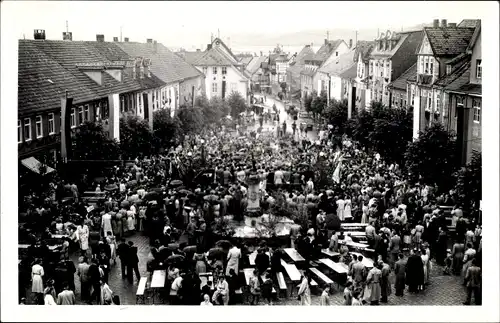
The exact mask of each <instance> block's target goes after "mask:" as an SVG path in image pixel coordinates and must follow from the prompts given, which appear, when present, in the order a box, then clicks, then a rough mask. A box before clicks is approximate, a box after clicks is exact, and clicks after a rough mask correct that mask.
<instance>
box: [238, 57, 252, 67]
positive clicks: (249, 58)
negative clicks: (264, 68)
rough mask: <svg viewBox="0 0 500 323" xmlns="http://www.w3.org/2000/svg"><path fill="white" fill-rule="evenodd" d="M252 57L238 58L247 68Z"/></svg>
mask: <svg viewBox="0 0 500 323" xmlns="http://www.w3.org/2000/svg"><path fill="white" fill-rule="evenodd" d="M252 59H253V57H252V56H245V57H240V62H241V63H242V64H243V65H245V66H247V65H248V64H249V63H250V62H251V61H252Z"/></svg>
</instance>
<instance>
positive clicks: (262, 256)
mask: <svg viewBox="0 0 500 323" xmlns="http://www.w3.org/2000/svg"><path fill="white" fill-rule="evenodd" d="M265 250H266V249H265V248H259V250H257V256H256V257H255V268H257V270H258V271H259V274H260V275H263V274H264V273H265V272H266V270H267V268H269V265H270V259H269V256H268V255H267V254H266V253H265Z"/></svg>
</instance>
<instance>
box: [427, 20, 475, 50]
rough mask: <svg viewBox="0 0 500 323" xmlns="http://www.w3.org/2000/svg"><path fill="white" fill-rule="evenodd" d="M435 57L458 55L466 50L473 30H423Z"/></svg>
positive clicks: (453, 28) (452, 28)
mask: <svg viewBox="0 0 500 323" xmlns="http://www.w3.org/2000/svg"><path fill="white" fill-rule="evenodd" d="M424 31H425V33H426V35H427V38H428V39H429V43H430V45H431V48H432V51H433V52H434V55H436V56H454V55H459V54H461V53H463V52H465V50H466V49H467V47H468V45H469V42H470V39H471V37H472V34H473V33H474V28H455V27H451V28H428V27H426V28H424Z"/></svg>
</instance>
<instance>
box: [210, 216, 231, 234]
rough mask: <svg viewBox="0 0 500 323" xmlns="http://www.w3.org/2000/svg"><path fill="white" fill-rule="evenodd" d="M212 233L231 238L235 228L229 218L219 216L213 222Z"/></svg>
mask: <svg viewBox="0 0 500 323" xmlns="http://www.w3.org/2000/svg"><path fill="white" fill-rule="evenodd" d="M212 233H213V234H214V235H215V236H219V237H222V238H231V237H232V236H233V235H234V233H235V228H234V225H232V224H231V222H230V221H229V220H228V219H225V218H222V217H218V218H216V219H215V220H214V221H213V222H212Z"/></svg>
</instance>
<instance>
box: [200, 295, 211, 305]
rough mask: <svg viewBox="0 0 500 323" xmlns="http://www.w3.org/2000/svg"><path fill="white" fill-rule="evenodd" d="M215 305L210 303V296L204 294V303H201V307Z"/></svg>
mask: <svg viewBox="0 0 500 323" xmlns="http://www.w3.org/2000/svg"><path fill="white" fill-rule="evenodd" d="M213 305H214V304H212V303H211V302H210V296H208V294H204V295H203V301H202V302H201V303H200V306H213Z"/></svg>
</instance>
